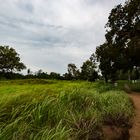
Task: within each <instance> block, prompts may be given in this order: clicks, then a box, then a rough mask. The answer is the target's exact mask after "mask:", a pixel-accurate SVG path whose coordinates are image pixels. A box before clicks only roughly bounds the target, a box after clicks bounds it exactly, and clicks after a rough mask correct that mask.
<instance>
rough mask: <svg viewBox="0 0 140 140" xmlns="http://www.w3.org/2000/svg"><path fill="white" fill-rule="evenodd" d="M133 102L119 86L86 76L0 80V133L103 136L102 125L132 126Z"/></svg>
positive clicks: (8, 136) (30, 139) (32, 137)
mask: <svg viewBox="0 0 140 140" xmlns="http://www.w3.org/2000/svg"><path fill="white" fill-rule="evenodd" d="M132 115H133V105H132V102H131V101H130V99H129V98H128V96H127V95H126V94H125V93H124V92H123V91H121V90H119V89H118V90H117V89H116V90H113V87H112V86H111V85H104V84H103V83H99V82H98V83H97V82H96V83H90V82H78V81H77V82H76V81H75V82H70V81H69V82H68V81H55V80H52V81H49V80H18V81H17V80H16V81H1V82H0V139H2V140H19V139H20V140H25V139H26V140H68V139H73V140H78V139H83V140H86V139H101V138H103V132H102V127H103V125H115V126H117V127H122V128H126V127H129V126H131V123H130V118H131V117H132Z"/></svg>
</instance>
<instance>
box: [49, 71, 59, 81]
mask: <svg viewBox="0 0 140 140" xmlns="http://www.w3.org/2000/svg"><path fill="white" fill-rule="evenodd" d="M49 78H50V79H57V80H59V79H61V76H60V74H59V73H56V72H51V73H50V75H49Z"/></svg>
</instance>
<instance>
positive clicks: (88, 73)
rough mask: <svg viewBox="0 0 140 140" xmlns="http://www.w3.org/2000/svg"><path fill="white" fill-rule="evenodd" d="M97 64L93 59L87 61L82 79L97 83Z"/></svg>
mask: <svg viewBox="0 0 140 140" xmlns="http://www.w3.org/2000/svg"><path fill="white" fill-rule="evenodd" d="M95 69H96V63H95V62H94V61H92V60H91V59H89V60H87V61H85V62H84V63H83V65H82V66H81V79H82V80H88V81H95V79H97V78H98V74H97V72H96V70H95Z"/></svg>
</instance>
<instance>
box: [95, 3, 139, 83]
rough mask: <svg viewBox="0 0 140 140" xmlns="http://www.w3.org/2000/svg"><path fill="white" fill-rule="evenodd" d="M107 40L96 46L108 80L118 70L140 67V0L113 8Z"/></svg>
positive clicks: (101, 65)
mask: <svg viewBox="0 0 140 140" xmlns="http://www.w3.org/2000/svg"><path fill="white" fill-rule="evenodd" d="M105 37H106V42H105V43H104V44H102V45H100V46H99V47H97V48H96V55H97V58H98V61H99V62H100V66H99V68H100V69H101V71H102V74H103V76H104V77H105V79H106V81H107V77H109V76H110V77H111V79H112V80H113V79H114V75H115V73H116V72H117V71H118V70H124V71H128V70H130V71H132V70H133V68H134V67H136V69H137V68H138V67H140V61H139V60H140V55H139V53H140V1H139V0H128V1H126V2H125V4H124V5H122V4H119V5H117V6H116V7H115V8H113V9H112V10H111V13H110V15H109V17H108V22H107V24H106V34H105Z"/></svg>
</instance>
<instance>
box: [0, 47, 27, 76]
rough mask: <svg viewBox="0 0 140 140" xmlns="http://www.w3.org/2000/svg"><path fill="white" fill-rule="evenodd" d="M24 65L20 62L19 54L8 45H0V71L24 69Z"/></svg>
mask: <svg viewBox="0 0 140 140" xmlns="http://www.w3.org/2000/svg"><path fill="white" fill-rule="evenodd" d="M25 68H26V67H25V65H24V64H23V63H21V62H20V58H19V54H18V53H17V52H16V51H15V49H13V48H9V46H0V71H1V72H4V73H6V72H13V71H14V70H17V71H21V70H22V69H25Z"/></svg>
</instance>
